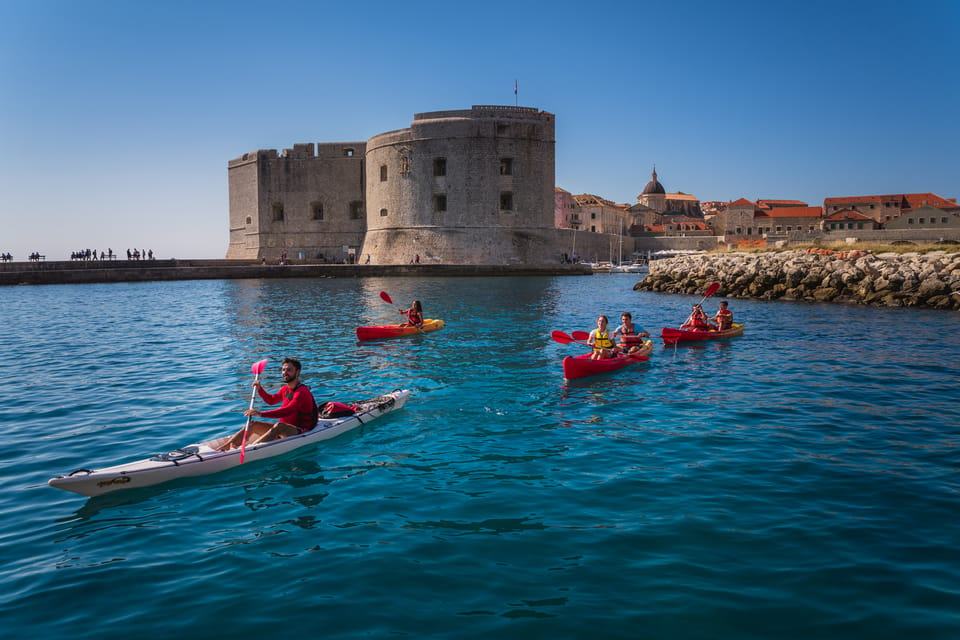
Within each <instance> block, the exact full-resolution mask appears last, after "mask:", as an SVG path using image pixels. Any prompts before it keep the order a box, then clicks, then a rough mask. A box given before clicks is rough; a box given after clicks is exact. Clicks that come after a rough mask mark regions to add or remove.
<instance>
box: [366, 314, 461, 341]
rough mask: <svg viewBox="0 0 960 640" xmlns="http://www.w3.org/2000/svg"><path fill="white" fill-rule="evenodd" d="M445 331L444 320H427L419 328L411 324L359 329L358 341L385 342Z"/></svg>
mask: <svg viewBox="0 0 960 640" xmlns="http://www.w3.org/2000/svg"><path fill="white" fill-rule="evenodd" d="M439 329H443V320H438V319H436V318H426V319H424V321H423V326H422V327H421V328H419V329H418V328H417V327H415V326H413V325H409V324H381V325H376V326H372V327H357V340H361V341H363V340H383V339H385V338H402V337H403V336H416V335H420V334H422V333H429V332H431V331H437V330H439Z"/></svg>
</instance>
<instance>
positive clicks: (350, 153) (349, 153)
mask: <svg viewBox="0 0 960 640" xmlns="http://www.w3.org/2000/svg"><path fill="white" fill-rule="evenodd" d="M343 155H345V156H347V157H348V158H352V157H353V149H344V150H343Z"/></svg>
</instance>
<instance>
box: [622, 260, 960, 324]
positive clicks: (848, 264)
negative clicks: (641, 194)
mask: <svg viewBox="0 0 960 640" xmlns="http://www.w3.org/2000/svg"><path fill="white" fill-rule="evenodd" d="M712 282H720V290H719V291H718V292H717V295H721V296H726V297H731V298H759V299H764V300H774V299H783V300H807V301H811V302H813V301H820V302H844V303H852V304H866V305H877V306H887V307H927V308H933V309H960V253H948V252H945V251H936V252H931V253H923V254H921V253H904V254H897V253H880V254H873V253H870V252H863V251H850V252H844V253H840V252H835V251H828V250H824V249H811V250H803V251H783V252H766V253H718V254H700V255H691V256H679V257H676V258H670V259H666V260H655V261H654V262H653V263H651V265H650V272H649V274H648V275H647V276H646V277H645V278H644V279H643V280H641V281H640V282H638V283H637V284H636V285H635V286H634V289H635V290H638V291H663V292H670V293H687V294H699V293H703V292H704V291H705V290H706V289H707V287H708V286H710V283H712Z"/></svg>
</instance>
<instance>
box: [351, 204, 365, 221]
mask: <svg viewBox="0 0 960 640" xmlns="http://www.w3.org/2000/svg"><path fill="white" fill-rule="evenodd" d="M362 217H363V202H361V201H359V200H354V201H353V202H351V203H350V219H351V220H359V219H360V218H362Z"/></svg>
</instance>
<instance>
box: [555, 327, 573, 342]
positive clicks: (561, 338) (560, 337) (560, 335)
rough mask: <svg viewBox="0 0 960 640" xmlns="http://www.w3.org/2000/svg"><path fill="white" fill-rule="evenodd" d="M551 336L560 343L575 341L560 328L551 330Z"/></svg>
mask: <svg viewBox="0 0 960 640" xmlns="http://www.w3.org/2000/svg"><path fill="white" fill-rule="evenodd" d="M550 337H551V338H553V339H554V340H556V341H557V342H559V343H560V344H570V343H571V342H573V341H574V340H573V338H571V337H570V336H568V335H567V334H565V333H564V332H563V331H559V330H556V331H551V332H550Z"/></svg>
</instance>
